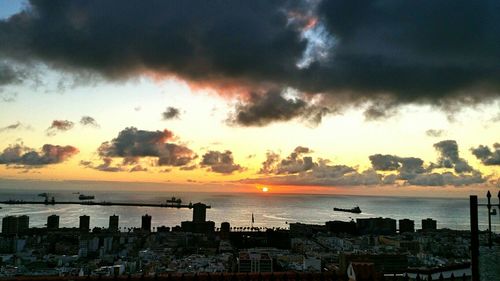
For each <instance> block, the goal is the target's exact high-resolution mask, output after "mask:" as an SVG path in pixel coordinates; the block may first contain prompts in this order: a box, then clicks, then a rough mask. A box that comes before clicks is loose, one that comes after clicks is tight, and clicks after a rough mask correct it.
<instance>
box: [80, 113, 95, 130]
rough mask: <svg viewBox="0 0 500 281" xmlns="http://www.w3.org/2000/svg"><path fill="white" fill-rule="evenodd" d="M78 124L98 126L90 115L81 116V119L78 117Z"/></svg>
mask: <svg viewBox="0 0 500 281" xmlns="http://www.w3.org/2000/svg"><path fill="white" fill-rule="evenodd" d="M80 124H81V125H83V126H92V127H94V128H99V127H100V126H99V124H98V123H97V121H96V120H95V119H94V118H93V117H90V116H82V119H80Z"/></svg>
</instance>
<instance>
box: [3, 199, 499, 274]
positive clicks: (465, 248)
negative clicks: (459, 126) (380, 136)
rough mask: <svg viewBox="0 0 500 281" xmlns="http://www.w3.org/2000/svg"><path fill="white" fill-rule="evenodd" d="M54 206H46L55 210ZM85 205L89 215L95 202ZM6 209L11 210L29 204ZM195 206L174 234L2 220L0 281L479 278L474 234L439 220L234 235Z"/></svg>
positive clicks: (87, 220) (301, 226)
mask: <svg viewBox="0 0 500 281" xmlns="http://www.w3.org/2000/svg"><path fill="white" fill-rule="evenodd" d="M47 199H48V198H47V197H46V200H45V201H39V202H40V203H44V204H45V205H52V204H56V202H57V201H55V200H54V199H51V200H47ZM92 199H93V198H92ZM476 200H477V199H476ZM167 201H169V202H167V204H159V205H157V207H165V206H169V207H171V208H180V207H181V206H182V205H181V202H182V201H181V199H180V198H179V199H176V198H172V199H171V200H167ZM84 202H87V205H88V206H89V208H91V206H92V204H90V203H92V201H84ZM2 203H4V205H3V207H8V206H10V205H17V204H29V203H30V202H24V201H15V200H9V201H5V202H2ZM65 203H70V202H65ZM78 203H79V202H73V204H78ZM80 203H81V202H80ZM108 204H109V205H112V204H113V203H111V202H108ZM125 204H127V205H128V204H130V203H125ZM187 206H188V207H187V208H189V209H190V210H192V219H191V220H189V221H182V222H181V224H180V225H176V226H158V227H152V216H151V215H148V214H144V215H142V217H141V224H140V225H138V226H137V227H128V228H126V227H121V226H120V217H119V216H118V215H111V216H109V221H108V222H109V224H108V227H92V224H91V221H92V218H91V217H90V216H88V215H81V216H79V220H78V221H75V222H74V223H75V225H74V227H61V226H60V216H59V215H55V214H53V215H49V216H48V217H47V220H46V224H45V227H30V218H29V216H27V215H20V216H6V217H3V219H2V233H1V238H2V239H1V240H0V241H1V242H0V257H1V259H2V263H1V266H0V277H2V278H9V277H10V278H13V277H21V276H24V277H31V278H34V277H41V276H57V277H62V278H76V277H79V278H84V277H85V278H90V277H93V278H103V277H108V278H117V277H119V276H122V277H127V278H146V277H149V278H160V277H163V278H173V277H172V276H177V277H179V276H182V278H193V277H194V276H198V275H199V276H204V275H205V276H210V274H212V275H213V276H224V275H226V276H240V277H239V278H243V277H241V276H243V275H244V276H249V274H252V275H253V276H260V277H259V278H260V279H262V278H269V276H274V274H278V275H276V277H273V278H277V279H278V278H280V277H279V276H280V275H279V274H292V273H293V274H294V275H293V278H297V276H300V274H302V276H303V277H302V278H304V280H307V278H308V277H307V276H308V275H307V274H317V275H318V274H322V275H319V276H322V277H321V278H323V279H325V278H333V279H334V280H471V278H472V274H473V273H472V266H471V259H472V255H473V252H471V247H472V246H471V239H473V238H471V231H464V230H453V229H449V228H438V223H439V222H437V221H436V220H434V219H432V218H423V219H422V220H421V229H416V228H415V221H414V220H410V219H400V220H396V219H392V218H383V217H373V218H358V219H356V220H350V221H339V220H333V221H326V222H324V223H323V224H305V223H301V222H293V223H292V222H291V223H289V224H288V226H289V227H288V228H286V229H285V228H267V227H266V228H264V227H254V226H253V223H254V215H253V214H252V221H251V225H250V226H249V227H232V226H231V223H230V222H222V223H221V224H220V225H216V224H215V222H214V221H211V220H210V212H208V214H207V210H208V211H209V210H210V206H208V205H206V204H204V203H201V202H198V203H195V204H192V203H190V204H189V205H187ZM477 207H478V206H476V212H477ZM486 207H488V210H489V211H490V212H491V213H493V214H494V213H496V211H495V212H492V211H491V209H493V210H495V209H496V208H497V207H498V208H500V193H499V203H498V204H497V205H495V204H491V205H489V206H488V205H487V206H486ZM471 208H472V207H471ZM337 211H341V212H353V213H357V212H361V209H360V208H359V207H356V208H353V209H337ZM471 215H472V211H471ZM476 216H477V213H476ZM476 219H477V218H476ZM471 229H472V228H471ZM476 235H477V239H478V241H480V243H481V244H482V245H483V246H486V245H488V246H489V247H490V248H491V247H494V248H498V247H499V246H500V233H495V232H487V231H482V232H480V233H477V234H476ZM490 235H491V236H490ZM490 243H491V244H490ZM483 263H484V261H483ZM482 266H483V270H484V267H485V265H482ZM490 266H491V265H490ZM486 267H487V266H486ZM497 269H498V267H497ZM493 271H494V269H493ZM485 273H486V274H489V273H487V272H485ZM242 274H243V275H242ZM245 274H246V275H245ZM262 274H268V275H264V276H267V277H262V276H263V275H262ZM269 274H273V275H269ZM297 274H299V275H297ZM325 274H327V275H325ZM493 274H494V273H493ZM283 276H285V275H281V278H283ZM286 276H287V275H286ZM311 276H312V275H310V277H309V278H313V277H311ZM325 276H326V277H325ZM492 276H494V275H492ZM353 277H354V278H355V279H353ZM214 278H215V277H214ZM247 278H249V277H247ZM286 278H288V277H286ZM318 278H319V277H318ZM335 278H337V279H335ZM266 280H267V279H266Z"/></svg>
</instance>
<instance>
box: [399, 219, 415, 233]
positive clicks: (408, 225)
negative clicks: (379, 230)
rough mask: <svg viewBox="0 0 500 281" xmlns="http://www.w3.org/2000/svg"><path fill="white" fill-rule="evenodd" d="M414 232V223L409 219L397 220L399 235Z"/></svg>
mask: <svg viewBox="0 0 500 281" xmlns="http://www.w3.org/2000/svg"><path fill="white" fill-rule="evenodd" d="M405 232H415V222H414V221H413V220H410V219H402V220H399V233H405Z"/></svg>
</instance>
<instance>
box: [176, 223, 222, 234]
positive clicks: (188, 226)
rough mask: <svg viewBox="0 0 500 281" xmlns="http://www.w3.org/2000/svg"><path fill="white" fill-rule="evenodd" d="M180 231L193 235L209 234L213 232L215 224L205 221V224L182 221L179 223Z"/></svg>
mask: <svg viewBox="0 0 500 281" xmlns="http://www.w3.org/2000/svg"><path fill="white" fill-rule="evenodd" d="M181 228H182V231H185V232H194V233H211V232H214V230H215V222H213V221H205V222H192V221H183V222H181Z"/></svg>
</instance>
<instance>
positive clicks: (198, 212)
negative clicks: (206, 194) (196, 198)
mask: <svg viewBox="0 0 500 281" xmlns="http://www.w3.org/2000/svg"><path fill="white" fill-rule="evenodd" d="M206 220H207V205H205V204H203V203H195V204H193V222H196V223H198V222H205V221H206Z"/></svg>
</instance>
